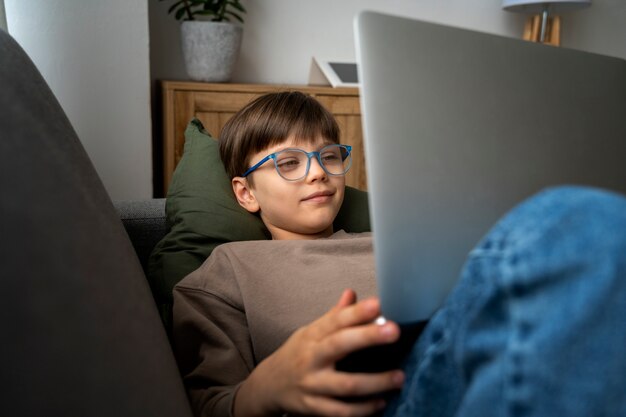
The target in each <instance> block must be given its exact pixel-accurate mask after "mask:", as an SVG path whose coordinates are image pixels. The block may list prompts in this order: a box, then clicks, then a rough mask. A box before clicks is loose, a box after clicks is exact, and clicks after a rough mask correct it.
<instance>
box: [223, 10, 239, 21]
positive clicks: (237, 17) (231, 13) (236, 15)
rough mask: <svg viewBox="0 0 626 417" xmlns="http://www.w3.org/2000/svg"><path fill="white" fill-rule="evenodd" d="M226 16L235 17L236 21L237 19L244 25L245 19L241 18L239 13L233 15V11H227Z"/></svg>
mask: <svg viewBox="0 0 626 417" xmlns="http://www.w3.org/2000/svg"><path fill="white" fill-rule="evenodd" d="M226 14H229V15H231V16H232V17H234V18H235V19H237V20H239V21H240V22H241V23H243V19H242V18H241V16H239V15H238V14H237V13H233V12H231V11H229V10H226ZM226 19H228V18H227V17H226Z"/></svg>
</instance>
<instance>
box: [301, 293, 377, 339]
mask: <svg viewBox="0 0 626 417" xmlns="http://www.w3.org/2000/svg"><path fill="white" fill-rule="evenodd" d="M379 315H380V302H379V301H378V299H376V298H369V299H366V300H363V301H360V302H358V303H356V304H352V305H349V306H346V307H341V308H337V307H336V308H333V309H332V310H330V311H329V312H328V313H326V314H324V315H323V316H322V317H320V318H319V319H318V320H316V321H315V322H314V323H313V324H314V326H313V328H312V330H313V331H314V332H315V335H316V337H317V338H319V339H321V338H324V337H326V336H328V335H330V334H332V333H335V332H337V331H338V330H341V329H344V328H346V327H351V326H358V325H361V324H365V323H369V322H371V321H373V320H374V319H376V317H378V316H379Z"/></svg>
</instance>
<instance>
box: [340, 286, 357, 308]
mask: <svg viewBox="0 0 626 417" xmlns="http://www.w3.org/2000/svg"><path fill="white" fill-rule="evenodd" d="M354 303H356V293H355V292H354V290H352V289H346V290H344V291H343V293H342V294H341V297H339V301H338V302H337V304H336V305H335V308H342V307H347V306H349V305H352V304H354Z"/></svg>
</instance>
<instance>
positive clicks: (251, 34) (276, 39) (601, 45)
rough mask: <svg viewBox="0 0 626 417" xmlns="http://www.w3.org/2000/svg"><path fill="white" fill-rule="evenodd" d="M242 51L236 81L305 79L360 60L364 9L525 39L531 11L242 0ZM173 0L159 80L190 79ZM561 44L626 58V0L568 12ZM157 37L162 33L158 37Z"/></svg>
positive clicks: (483, 3) (160, 50) (463, 3)
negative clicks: (358, 23)
mask: <svg viewBox="0 0 626 417" xmlns="http://www.w3.org/2000/svg"><path fill="white" fill-rule="evenodd" d="M242 3H243V4H244V5H245V6H246V8H247V9H248V13H247V15H245V20H246V22H245V25H244V38H243V44H242V51H241V56H240V59H239V62H238V65H237V69H236V71H235V74H234V77H233V80H232V81H234V82H249V83H277V84H306V82H307V80H308V72H309V65H310V61H311V57H312V56H318V57H322V58H331V59H341V58H345V59H349V60H354V55H355V52H354V46H353V43H354V37H353V33H352V20H353V17H354V15H355V14H356V13H357V12H358V11H360V10H364V9H369V10H377V11H381V12H387V13H391V14H396V15H402V16H407V17H412V18H417V19H423V20H429V21H432V22H437V23H443V24H449V25H453V26H458V27H463V28H468V29H475V30H480V31H483V32H489V33H495V34H500V35H504V36H511V37H516V38H519V37H521V33H522V29H523V25H524V20H525V17H524V16H523V15H519V14H515V13H510V12H506V11H503V10H502V9H501V3H502V2H501V0H387V1H377V0H341V1H338V0H315V1H311V0H243V1H242ZM171 4H172V1H169V2H156V1H154V2H150V25H151V40H152V48H151V54H152V77H153V79H185V78H186V74H185V71H184V67H183V63H182V58H181V55H180V46H179V43H180V38H179V35H178V25H177V24H176V22H175V20H174V18H173V17H172V16H169V15H167V8H168V7H169V6H170V5H171ZM562 26H563V30H562V45H563V46H564V47H570V48H574V49H580V50H586V51H592V52H599V53H604V54H608V55H613V56H619V57H624V58H626V0H593V5H592V7H591V8H588V9H585V10H583V11H578V12H571V13H569V14H567V15H564V16H563V20H562ZM156 36H158V39H157V38H156Z"/></svg>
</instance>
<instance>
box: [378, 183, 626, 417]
mask: <svg viewBox="0 0 626 417" xmlns="http://www.w3.org/2000/svg"><path fill="white" fill-rule="evenodd" d="M405 371H406V375H407V380H406V383H405V386H404V389H403V390H402V392H401V393H400V394H399V395H398V396H397V397H396V399H395V400H394V401H392V403H391V404H390V405H389V406H388V408H387V410H386V411H385V416H437V417H441V416H459V417H461V416H462V417H467V416H476V417H490V416H544V417H545V416H550V417H551V416H555V417H556V416H581V417H582V416H585V417H588V416H594V417H598V416H626V198H624V197H623V196H620V195H617V194H612V193H608V192H604V191H600V190H596V189H590V188H578V187H563V188H555V189H549V190H546V191H544V192H542V193H540V194H538V195H537V196H535V197H533V198H531V199H530V200H528V201H526V202H525V203H523V204H522V205H520V206H519V207H517V208H516V209H515V210H513V211H512V212H511V213H510V214H508V215H507V216H506V217H505V218H504V219H502V220H501V221H500V222H499V223H498V224H497V225H496V226H495V227H494V228H493V229H492V230H491V232H489V234H488V235H487V236H486V237H485V238H484V239H483V240H482V242H481V243H480V244H479V245H478V247H477V248H476V249H474V250H473V251H472V252H471V253H470V255H469V257H468V260H467V263H466V265H465V267H464V270H463V273H462V275H461V278H460V280H459V283H458V285H457V286H456V288H455V289H454V291H453V292H452V293H451V294H450V296H449V297H448V299H447V300H446V302H445V304H444V305H443V307H442V308H441V309H440V310H439V311H438V312H437V313H436V314H435V315H434V316H433V318H432V319H431V321H430V322H429V324H428V326H427V327H426V329H425V330H424V332H423V333H422V335H421V336H420V338H419V339H418V341H417V342H416V344H415V346H414V348H413V351H412V353H411V354H410V356H409V358H408V360H407V363H406V365H405Z"/></svg>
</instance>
